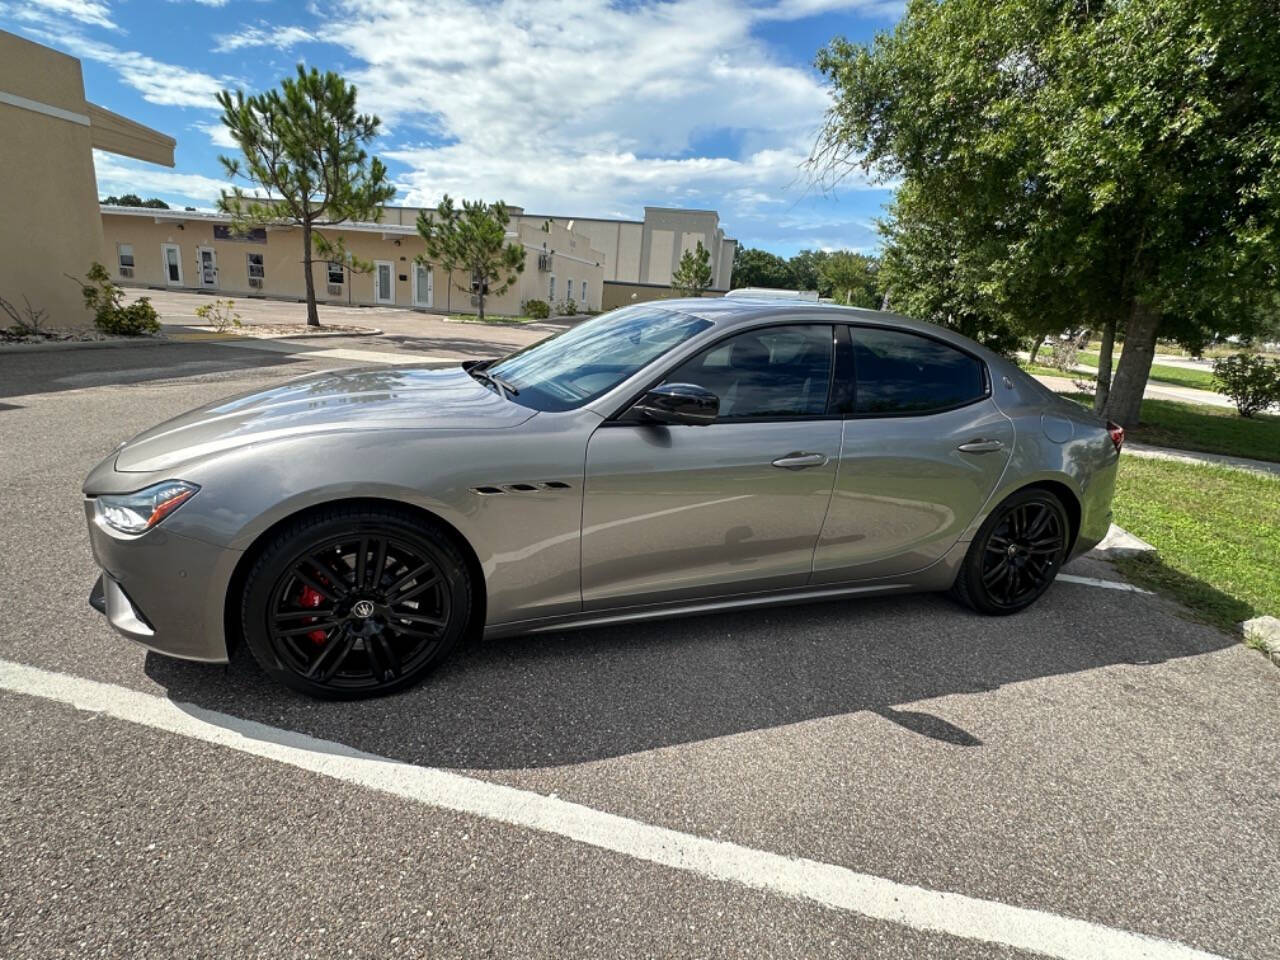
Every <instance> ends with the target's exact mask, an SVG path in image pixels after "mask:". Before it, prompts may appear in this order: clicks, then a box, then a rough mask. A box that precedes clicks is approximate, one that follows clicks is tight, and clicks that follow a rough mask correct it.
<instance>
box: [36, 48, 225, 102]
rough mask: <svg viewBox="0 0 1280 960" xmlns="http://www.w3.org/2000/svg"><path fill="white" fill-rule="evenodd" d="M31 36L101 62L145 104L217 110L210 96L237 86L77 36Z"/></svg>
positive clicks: (77, 55)
mask: <svg viewBox="0 0 1280 960" xmlns="http://www.w3.org/2000/svg"><path fill="white" fill-rule="evenodd" d="M32 33H33V34H35V35H37V36H38V37H39V38H40V39H41V40H42V41H43V42H45V43H48V44H50V45H51V46H54V47H57V48H58V49H59V50H64V51H66V52H67V53H70V54H71V55H72V56H76V57H80V58H81V59H86V60H97V61H98V62H99V63H105V64H106V65H107V66H109V67H111V68H112V69H113V70H115V71H116V73H117V74H119V76H120V79H121V80H122V81H124V82H125V83H127V84H128V85H129V86H131V87H133V88H134V89H135V90H137V91H138V92H139V93H140V94H142V99H144V100H146V101H147V102H148V103H156V104H160V105H162V106H171V107H200V108H203V109H206V110H212V109H216V107H217V104H216V103H215V101H214V96H215V95H216V94H217V93H218V91H219V90H222V89H224V88H226V87H230V86H236V85H237V82H236V81H235V80H233V79H232V78H230V77H213V76H210V75H209V74H207V73H203V72H201V71H199V70H189V69H187V68H186V67H180V66H177V65H176V64H172V63H164V62H162V61H160V60H156V59H154V58H153V57H149V56H147V55H146V54H144V53H139V52H137V51H136V50H121V49H119V48H117V47H113V46H112V45H111V44H109V43H102V42H100V41H98V40H90V39H89V38H88V37H84V36H81V35H80V34H76V33H67V34H54V33H51V32H49V31H47V30H35V31H32Z"/></svg>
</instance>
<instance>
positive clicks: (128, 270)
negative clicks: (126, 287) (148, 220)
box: [116, 243, 133, 277]
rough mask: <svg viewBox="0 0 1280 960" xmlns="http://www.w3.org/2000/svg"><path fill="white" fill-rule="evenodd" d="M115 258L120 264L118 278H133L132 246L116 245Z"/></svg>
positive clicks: (128, 244)
mask: <svg viewBox="0 0 1280 960" xmlns="http://www.w3.org/2000/svg"><path fill="white" fill-rule="evenodd" d="M116 258H117V259H118V260H119V262H120V276H122V277H132V276H133V244H132V243H117V244H116Z"/></svg>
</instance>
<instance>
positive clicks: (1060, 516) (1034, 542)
mask: <svg viewBox="0 0 1280 960" xmlns="http://www.w3.org/2000/svg"><path fill="white" fill-rule="evenodd" d="M1070 542H1071V524H1070V521H1069V519H1068V518H1067V511H1066V509H1065V508H1064V507H1063V506H1062V501H1061V500H1059V499H1058V498H1057V497H1056V496H1054V494H1052V493H1050V492H1049V491H1048V490H1042V489H1040V488H1038V487H1031V488H1029V489H1026V490H1019V491H1018V492H1017V493H1014V494H1013V495H1011V496H1010V497H1008V498H1007V499H1006V500H1004V502H1002V503H1001V504H1000V505H999V506H998V507H996V509H995V510H993V511H991V515H990V516H989V517H987V519H986V521H985V522H984V523H983V524H982V527H981V528H980V529H979V530H978V534H977V536H975V537H974V538H973V542H972V543H971V544H970V545H969V551H968V553H966V554H965V558H964V562H963V563H962V564H961V566H960V572H959V574H958V575H957V576H956V581H955V584H954V585H953V586H952V587H951V594H952V596H954V597H955V598H956V599H957V600H959V601H960V602H961V603H963V604H965V605H966V606H968V607H971V608H973V609H974V610H977V611H978V612H979V613H985V614H988V615H991V616H1007V615H1008V614H1011V613H1017V612H1018V611H1020V610H1025V609H1026V608H1027V607H1029V606H1031V604H1033V603H1035V602H1036V600H1038V599H1039V598H1040V595H1041V594H1043V593H1044V592H1045V591H1046V590H1048V589H1049V585H1050V584H1052V583H1053V580H1054V578H1055V577H1056V576H1057V575H1058V571H1059V570H1060V569H1061V568H1062V564H1063V563H1065V562H1066V557H1067V549H1068V547H1069V545H1070Z"/></svg>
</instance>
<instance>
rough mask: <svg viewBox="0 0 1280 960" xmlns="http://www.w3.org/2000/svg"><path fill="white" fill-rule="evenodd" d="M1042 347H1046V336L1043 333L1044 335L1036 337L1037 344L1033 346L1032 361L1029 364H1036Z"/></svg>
mask: <svg viewBox="0 0 1280 960" xmlns="http://www.w3.org/2000/svg"><path fill="white" fill-rule="evenodd" d="M1042 346H1044V334H1043V333H1042V334H1040V336H1038V337H1036V340H1035V343H1033V344H1031V360H1030V361H1029V362H1031V363H1035V362H1036V354H1038V353H1039V352H1040V348H1041V347H1042Z"/></svg>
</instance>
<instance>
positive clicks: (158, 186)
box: [93, 150, 228, 208]
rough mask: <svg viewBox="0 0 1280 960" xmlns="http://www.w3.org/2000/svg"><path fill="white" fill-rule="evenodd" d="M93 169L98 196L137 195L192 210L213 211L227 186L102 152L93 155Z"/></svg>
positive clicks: (96, 151)
mask: <svg viewBox="0 0 1280 960" xmlns="http://www.w3.org/2000/svg"><path fill="white" fill-rule="evenodd" d="M93 167H94V171H95V172H96V173H97V175H98V193H99V194H100V195H102V196H106V195H107V194H112V193H115V194H120V193H136V194H139V195H141V196H144V197H145V196H156V195H159V196H161V197H163V198H164V199H166V200H170V201H172V200H174V199H177V200H179V201H181V202H183V203H186V204H190V205H193V206H198V207H204V208H212V207H213V205H214V202H215V201H216V200H217V199H218V197H219V195H220V194H221V193H222V191H223V190H224V189H226V188H227V186H228V184H227V183H226V181H223V180H215V179H214V178H213V177H206V176H204V175H203V174H199V173H178V172H176V171H173V170H165V169H163V168H161V167H156V166H153V165H152V164H148V163H140V162H134V161H132V160H125V159H124V158H122V157H118V156H115V155H114V154H110V153H103V152H102V151H101V150H95V151H94V152H93Z"/></svg>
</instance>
